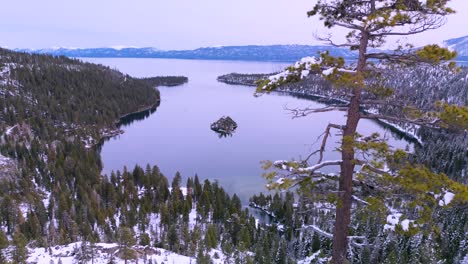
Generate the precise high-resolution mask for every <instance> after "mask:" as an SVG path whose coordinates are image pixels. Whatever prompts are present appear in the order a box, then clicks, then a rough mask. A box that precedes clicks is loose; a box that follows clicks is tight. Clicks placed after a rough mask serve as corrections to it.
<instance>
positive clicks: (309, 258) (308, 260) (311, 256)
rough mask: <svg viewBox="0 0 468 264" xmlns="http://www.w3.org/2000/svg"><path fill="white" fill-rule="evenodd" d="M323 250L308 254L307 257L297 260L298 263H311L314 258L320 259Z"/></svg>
mask: <svg viewBox="0 0 468 264" xmlns="http://www.w3.org/2000/svg"><path fill="white" fill-rule="evenodd" d="M320 253H321V251H320V250H319V251H317V252H315V253H314V254H312V255H310V256H308V257H307V258H305V259H303V260H299V261H298V262H297V264H309V263H311V262H312V261H313V260H319V255H320Z"/></svg>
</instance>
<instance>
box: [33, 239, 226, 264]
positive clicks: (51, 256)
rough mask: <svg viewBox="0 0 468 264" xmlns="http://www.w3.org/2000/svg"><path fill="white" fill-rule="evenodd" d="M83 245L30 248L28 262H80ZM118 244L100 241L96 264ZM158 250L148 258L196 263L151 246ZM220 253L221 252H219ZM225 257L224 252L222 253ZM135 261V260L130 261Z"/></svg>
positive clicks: (192, 259)
mask: <svg viewBox="0 0 468 264" xmlns="http://www.w3.org/2000/svg"><path fill="white" fill-rule="evenodd" d="M80 246H81V242H77V243H72V244H68V245H65V246H57V247H53V248H51V249H50V251H49V250H48V249H47V248H35V249H30V250H29V257H28V260H27V263H37V264H50V263H52V262H51V261H53V263H58V262H59V260H60V261H62V263H63V264H72V263H78V262H77V260H76V259H75V257H74V255H75V253H76V252H77V251H78V250H79V248H80ZM117 248H118V245H117V244H105V243H98V244H96V249H97V250H96V251H97V252H96V257H95V260H94V263H95V264H105V263H108V262H109V259H110V258H111V256H112V253H110V252H112V251H113V250H114V249H117ZM138 249H141V250H142V249H143V248H138ZM151 249H153V250H154V252H156V253H155V254H152V255H147V256H146V259H147V260H150V259H151V260H152V261H153V263H155V261H157V262H158V263H162V262H164V263H180V264H185V263H187V264H188V263H195V259H194V258H190V257H187V256H183V255H179V254H176V253H174V252H171V251H168V250H165V249H161V248H151ZM218 254H219V253H218ZM220 256H222V257H224V256H223V255H222V254H221V255H220ZM114 258H115V263H119V264H120V263H125V261H124V260H122V259H119V258H117V257H114ZM143 260H144V256H141V257H140V258H139V261H140V262H142V263H143ZM130 263H134V262H130ZM215 263H222V262H215Z"/></svg>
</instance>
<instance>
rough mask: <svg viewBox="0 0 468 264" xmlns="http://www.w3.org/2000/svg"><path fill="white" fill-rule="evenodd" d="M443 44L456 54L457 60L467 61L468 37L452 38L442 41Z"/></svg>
mask: <svg viewBox="0 0 468 264" xmlns="http://www.w3.org/2000/svg"><path fill="white" fill-rule="evenodd" d="M444 44H445V45H446V46H447V47H449V48H450V49H452V50H456V51H457V52H458V57H459V58H464V59H468V36H464V37H459V38H453V39H449V40H446V41H444Z"/></svg>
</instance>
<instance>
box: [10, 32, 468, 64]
mask: <svg viewBox="0 0 468 264" xmlns="http://www.w3.org/2000/svg"><path fill="white" fill-rule="evenodd" d="M444 45H446V46H447V47H450V48H451V49H453V50H456V51H457V52H458V60H468V36H464V37H460V38H454V39H449V40H446V41H444ZM325 50H329V51H330V54H331V55H334V56H341V57H344V58H345V59H348V60H349V59H355V58H356V55H357V53H356V52H354V51H350V50H349V49H347V48H337V47H332V46H326V45H316V46H312V45H265V46H261V45H247V46H218V47H204V48H198V49H194V50H160V49H157V48H152V47H145V48H138V47H132V46H114V47H105V48H69V47H54V48H50V49H21V50H16V51H23V52H28V53H39V54H51V55H64V56H67V57H95V58H106V57H107V58H170V59H201V60H243V61H282V62H295V61H298V60H300V59H301V58H303V57H307V56H314V55H317V54H318V53H319V52H323V51H325Z"/></svg>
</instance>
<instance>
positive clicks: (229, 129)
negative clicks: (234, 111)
mask: <svg viewBox="0 0 468 264" xmlns="http://www.w3.org/2000/svg"><path fill="white" fill-rule="evenodd" d="M236 128H237V123H236V122H235V121H234V120H233V119H232V118H231V117H229V116H223V117H221V118H220V119H218V121H216V122H214V123H212V124H211V130H213V131H215V132H216V133H218V134H219V137H225V136H227V135H230V136H232V133H234V131H235V130H236Z"/></svg>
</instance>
